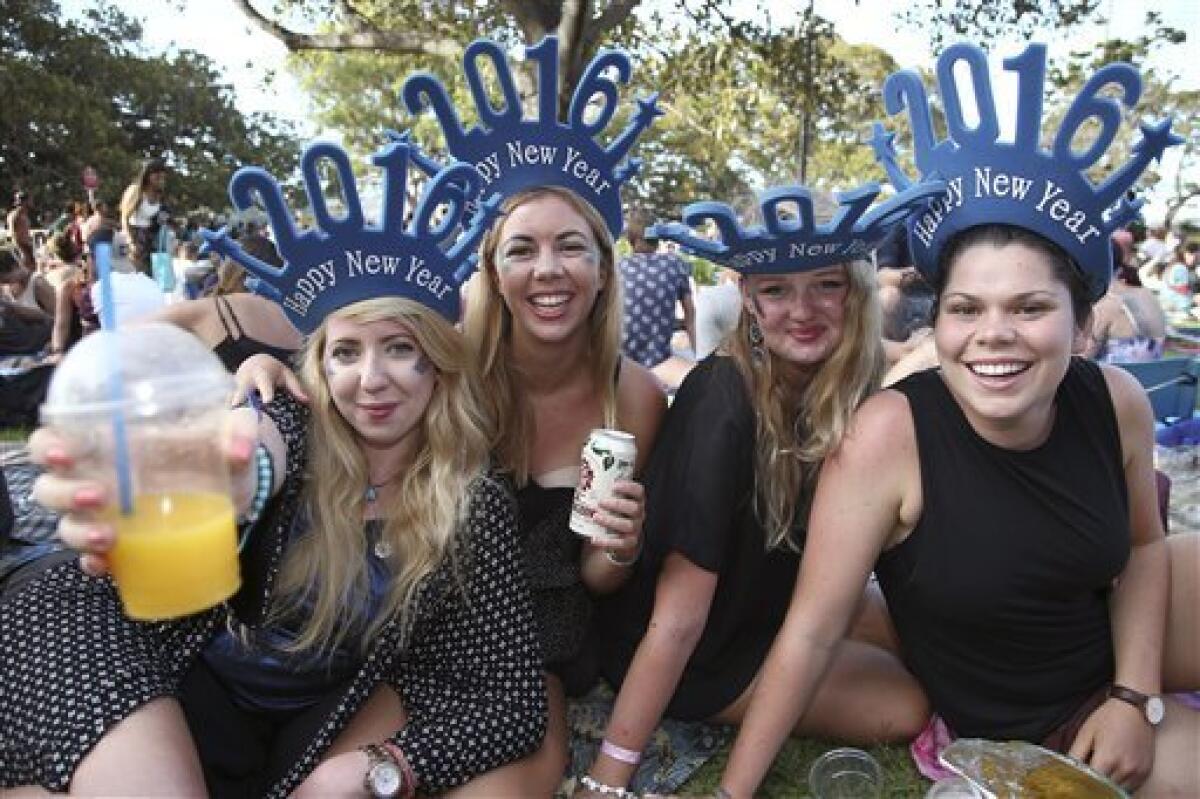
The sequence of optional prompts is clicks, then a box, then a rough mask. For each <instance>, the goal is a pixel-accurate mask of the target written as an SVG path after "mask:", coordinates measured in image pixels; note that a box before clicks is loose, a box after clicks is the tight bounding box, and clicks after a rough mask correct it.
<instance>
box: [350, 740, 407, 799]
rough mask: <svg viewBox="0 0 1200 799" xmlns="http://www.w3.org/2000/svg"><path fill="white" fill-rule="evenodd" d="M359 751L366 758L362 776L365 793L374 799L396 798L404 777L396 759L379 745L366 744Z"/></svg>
mask: <svg viewBox="0 0 1200 799" xmlns="http://www.w3.org/2000/svg"><path fill="white" fill-rule="evenodd" d="M361 750H362V751H363V752H364V753H365V754H366V756H367V773H366V775H365V776H363V787H364V788H366V790H367V793H369V794H370V795H371V796H373V797H375V799H392V797H394V796H397V795H398V794H399V793H400V788H401V787H402V786H403V784H404V775H403V774H401V772H400V764H399V763H397V762H396V758H394V757H392V753H391V752H389V751H388V750H387V749H384V748H383V747H382V746H380V745H379V744H367V745H366V746H363V747H361Z"/></svg>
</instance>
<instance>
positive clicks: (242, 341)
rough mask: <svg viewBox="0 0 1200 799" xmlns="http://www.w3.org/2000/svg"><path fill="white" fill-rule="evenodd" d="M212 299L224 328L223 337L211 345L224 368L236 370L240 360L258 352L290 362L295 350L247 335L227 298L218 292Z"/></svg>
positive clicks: (240, 362) (240, 363)
mask: <svg viewBox="0 0 1200 799" xmlns="http://www.w3.org/2000/svg"><path fill="white" fill-rule="evenodd" d="M213 299H214V300H215V301H216V303H217V317H218V318H219V319H220V320H221V325H222V326H223V327H224V328H225V338H223V339H221V341H220V343H218V344H217V346H215V347H213V352H214V353H215V354H216V356H217V357H218V358H220V359H221V363H223V364H225V368H226V369H228V370H229V371H231V372H236V371H237V369H238V367H239V366H241V365H242V361H244V360H246V359H247V358H249V357H250V356H251V355H258V354H259V353H262V354H264V355H270V356H271V357H272V358H275V359H276V360H279V361H283V362H284V363H290V362H291V360H292V355H294V354H295V350H289V349H284V348H283V347H274V346H272V345H270V344H266V343H264V342H262V341H259V340H258V339H256V338H252V337H251V336H247V335H246V333H245V332H244V331H243V330H242V326H241V324H240V323H239V322H238V318H237V316H236V315H235V314H234V312H233V306H231V305H230V304H229V300H227V299H225V298H224V297H222V296H221V295H220V294H218V295H216V296H215V297H213Z"/></svg>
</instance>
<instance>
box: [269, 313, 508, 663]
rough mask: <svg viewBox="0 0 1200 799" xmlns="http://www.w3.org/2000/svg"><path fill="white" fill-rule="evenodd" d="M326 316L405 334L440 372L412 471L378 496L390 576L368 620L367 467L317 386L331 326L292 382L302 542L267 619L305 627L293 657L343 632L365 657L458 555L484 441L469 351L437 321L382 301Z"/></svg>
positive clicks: (334, 642) (487, 437)
mask: <svg viewBox="0 0 1200 799" xmlns="http://www.w3.org/2000/svg"><path fill="white" fill-rule="evenodd" d="M329 318H330V319H333V318H337V319H347V320H350V321H353V322H358V323H367V322H377V321H382V320H393V321H397V322H400V323H402V324H404V325H405V326H407V327H408V329H409V330H410V331H411V333H412V335H413V337H414V338H415V339H416V341H417V344H418V345H419V346H420V349H421V351H422V352H423V353H424V354H425V356H426V357H427V358H428V359H429V360H430V362H432V364H433V366H434V368H435V369H436V370H437V381H436V384H435V385H434V388H433V393H432V396H431V397H430V400H429V405H428V407H427V408H426V409H425V413H424V414H423V415H422V417H421V421H420V427H419V430H418V431H417V432H418V434H419V435H420V441H419V443H418V445H417V451H416V453H415V454H414V456H413V461H412V463H411V464H410V466H409V467H408V468H407V469H406V470H404V471H403V472H402V474H401V476H400V478H399V485H398V486H397V490H396V491H395V492H393V493H392V494H391V495H387V494H385V495H383V496H382V497H381V502H386V504H385V505H383V507H382V508H381V511H382V518H383V519H384V520H385V521H384V522H383V527H382V531H381V533H380V535H381V537H382V539H383V540H384V541H387V542H388V543H390V544H391V548H392V553H393V554H392V556H391V565H392V568H393V570H394V574H393V576H392V579H391V581H390V583H389V589H388V594H387V596H386V598H385V600H384V602H383V605H382V606H381V608H380V611H379V612H378V613H377V614H376V615H375V617H374V618H367V617H366V611H367V607H368V603H367V601H366V599H367V596H368V593H369V590H370V573H369V571H368V567H367V551H366V547H367V541H366V537H365V536H364V535H363V512H364V510H365V506H366V499H365V497H364V487H365V486H366V485H367V482H368V473H367V461H366V458H365V456H364V455H363V451H362V448H361V447H360V446H359V443H358V439H357V434H356V433H355V431H354V429H353V428H352V427H351V426H350V424H349V423H348V422H347V421H346V420H345V419H344V418H343V417H342V415H341V413H339V412H338V410H337V408H336V406H334V404H333V399H332V397H331V395H330V392H329V386H328V383H327V382H326V379H325V376H324V368H323V364H324V356H325V345H326V340H327V330H328V325H329V320H328V319H326V321H325V322H324V323H323V324H322V325H321V327H320V328H318V329H317V331H316V332H315V333H314V334H313V335H312V336H310V337H309V340H308V342H307V344H306V345H305V348H304V350H303V352H302V354H301V362H300V378H301V380H302V381H303V382H304V385H305V389H306V390H307V391H308V392H309V396H310V397H311V398H312V402H311V406H312V420H311V423H310V428H309V429H310V433H309V439H308V475H307V478H308V479H307V481H306V485H305V488H304V494H303V497H302V503H303V507H304V508H305V509H306V510H307V513H308V518H309V519H310V520H311V524H310V525H309V529H310V534H308V535H305V536H303V537H301V538H299V539H298V540H296V541H295V542H294V543H293V544H292V545H291V547H290V549H289V551H288V553H287V555H286V557H285V559H284V563H283V567H282V571H281V573H280V582H279V586H280V590H279V592H278V594H277V597H278V601H277V602H275V604H274V605H273V607H272V610H271V613H272V618H275V619H281V618H285V617H286V618H298V619H304V621H303V626H302V628H301V629H300V630H299V632H298V635H297V638H296V640H295V642H294V643H293V645H292V646H291V647H290V648H291V649H292V650H294V651H303V650H314V649H315V650H318V651H322V652H324V651H333V650H334V649H335V648H337V646H338V645H339V644H341V643H342V642H343V641H345V640H346V639H347V636H348V633H350V632H352V631H353V632H361V633H362V635H361V643H362V646H363V648H364V650H365V648H366V647H367V646H368V645H369V643H370V642H371V641H372V640H373V639H374V638H375V636H376V635H378V633H379V631H380V629H381V628H382V627H383V625H384V624H386V623H387V622H388V621H390V620H391V619H392V618H394V617H397V616H399V617H400V618H402V619H406V618H407V613H408V612H409V610H410V609H411V605H412V601H413V597H414V596H415V593H416V590H417V588H418V586H419V585H420V583H421V581H422V580H423V579H424V578H425V577H426V576H427V575H428V574H430V573H431V572H432V571H433V570H434V569H436V568H437V567H438V566H439V565H440V564H441V563H442V562H443V561H445V560H447V559H450V560H451V561H453V560H454V559H455V557H456V553H455V534H456V531H457V529H458V527H459V525H460V524H462V523H463V521H464V519H465V517H466V514H467V512H468V503H469V498H470V496H471V494H472V491H471V484H472V483H474V482H475V481H476V480H479V479H480V478H481V477H482V476H483V475H484V474H485V471H486V468H487V463H488V448H489V443H490V441H491V438H492V424H491V421H490V419H489V417H488V416H487V413H486V411H485V409H484V407H483V404H482V403H481V401H480V391H479V379H478V374H477V372H476V371H475V369H474V366H473V363H474V362H473V360H472V358H471V357H470V355H469V353H468V351H467V347H466V342H465V341H464V340H463V337H462V334H461V333H459V332H458V331H457V330H456V329H455V328H454V327H453V326H452V325H451V324H450V323H449V322H447V321H446V320H445V319H443V318H442V317H441V316H440V315H438V314H437V313H436V312H434V311H432V310H430V309H428V308H426V307H425V306H424V305H421V304H420V303H417V302H414V301H412V300H407V299H402V298H397V297H383V298H376V299H370V300H364V301H362V302H358V303H355V304H353V305H350V306H348V307H346V308H342V309H340V310H338V311H335V312H334V313H333V314H330V317H329ZM306 610H307V612H306Z"/></svg>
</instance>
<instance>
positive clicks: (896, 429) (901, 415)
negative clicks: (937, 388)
mask: <svg viewBox="0 0 1200 799" xmlns="http://www.w3.org/2000/svg"><path fill="white" fill-rule="evenodd" d="M865 486H870V491H869V492H866V493H864V491H863V489H864V487H865ZM922 502H923V500H922V494H921V464H920V456H919V453H918V451H917V441H916V430H915V427H914V425H913V418H912V411H911V410H910V407H909V404H908V399H907V398H906V397H905V396H904V395H903V394H901V393H900V392H898V391H892V390H890V389H885V390H883V391H881V392H879V393H877V394H875V395H874V396H872V397H871V398H869V399H868V400H867V401H866V402H864V403H863V404H862V405H861V406H860V407H859V409H858V411H857V412H856V413H855V415H854V418H853V420H852V421H851V424H850V428H849V430H847V432H846V434H845V436H843V437H842V441H841V444H840V445H839V446H838V448H837V449H836V450H834V452H833V454H831V455H830V456H829V457H828V458H826V459H825V463H824V465H823V466H822V468H821V476H820V479H819V480H818V483H817V502H816V503H815V504H814V519H815V518H816V513H817V506H818V505H820V507H821V508H824V509H826V510H828V509H829V508H834V509H837V508H841V509H851V511H848V512H852V513H854V514H859V515H855V516H854V520H855V521H854V524H859V525H863V527H862V529H864V530H876V531H878V533H879V539H878V543H879V545H880V547H881V548H885V549H886V548H888V547H890V546H893V545H895V544H896V543H898V542H899V541H901V540H903V539H904V537H905V536H906V535H907V534H908V533H909V531H911V530H912V528H913V527H914V526H915V525H916V523H917V521H919V519H920V515H921V508H922ZM839 503H840V504H839ZM841 512H842V511H841V510H838V511H837V513H841Z"/></svg>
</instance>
